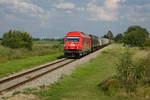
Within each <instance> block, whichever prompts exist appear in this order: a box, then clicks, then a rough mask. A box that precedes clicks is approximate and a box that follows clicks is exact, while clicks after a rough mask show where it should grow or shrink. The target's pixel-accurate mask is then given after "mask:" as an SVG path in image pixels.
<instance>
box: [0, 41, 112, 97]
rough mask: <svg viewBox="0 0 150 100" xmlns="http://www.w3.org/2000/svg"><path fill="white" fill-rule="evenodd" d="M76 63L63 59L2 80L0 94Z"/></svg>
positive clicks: (0, 81) (72, 60) (0, 80)
mask: <svg viewBox="0 0 150 100" xmlns="http://www.w3.org/2000/svg"><path fill="white" fill-rule="evenodd" d="M107 45H109V44H107ZM107 45H103V46H102V47H101V48H100V49H102V48H104V47H106V46H107ZM74 61H76V59H66V58H63V59H60V60H57V61H54V62H51V63H48V64H45V65H41V66H39V67H35V68H32V69H29V70H27V71H25V72H22V73H19V74H17V75H13V76H10V77H7V78H4V79H0V94H3V93H4V92H7V91H10V90H12V89H15V88H17V87H19V86H21V85H24V84H25V83H27V82H30V81H33V80H34V79H37V78H39V77H41V76H43V75H45V74H47V73H50V72H52V71H54V70H57V69H59V68H61V67H64V66H65V65H67V64H70V63H72V62H74Z"/></svg>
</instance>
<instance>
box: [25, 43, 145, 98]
mask: <svg viewBox="0 0 150 100" xmlns="http://www.w3.org/2000/svg"><path fill="white" fill-rule="evenodd" d="M123 51H124V47H122V46H121V45H120V44H112V45H110V46H109V47H108V48H107V49H105V50H104V51H103V52H102V53H101V54H100V55H99V56H98V57H97V58H95V59H92V60H90V61H89V62H88V63H86V64H84V65H81V66H80V67H78V68H77V69H76V70H74V71H73V73H72V74H71V75H69V76H64V77H62V79H61V80H60V81H59V82H57V83H55V84H53V85H50V86H48V87H43V88H41V90H40V91H36V89H35V91H34V89H33V91H32V89H29V90H30V91H29V90H28V91H26V93H28V94H30V93H33V94H34V95H37V96H38V97H39V99H41V100H145V99H142V98H137V97H127V96H117V95H115V96H113V95H111V96H108V95H106V94H105V93H104V92H103V91H102V90H101V89H100V87H99V86H98V84H100V82H101V81H102V80H104V79H106V78H107V77H109V76H112V75H114V74H115V68H116V66H115V64H116V62H117V61H118V57H119V56H120V54H121V53H122V52H123ZM131 51H132V52H134V53H135V56H137V57H139V56H141V55H138V54H137V53H138V52H139V51H141V52H143V54H145V53H147V51H144V50H139V49H138V48H132V49H131ZM142 57H144V55H143V56H142Z"/></svg>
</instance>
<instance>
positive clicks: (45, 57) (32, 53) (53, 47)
mask: <svg viewBox="0 0 150 100" xmlns="http://www.w3.org/2000/svg"><path fill="white" fill-rule="evenodd" d="M60 56H63V44H61V43H60V42H55V41H53V42H48V41H37V42H34V45H33V48H32V50H28V49H25V48H21V49H11V48H7V47H3V46H2V45H0V77H4V76H8V75H10V74H12V73H16V72H18V71H21V70H25V69H28V68H31V67H35V66H37V65H40V64H43V63H46V62H50V61H53V60H56V59H58V58H59V57H60Z"/></svg>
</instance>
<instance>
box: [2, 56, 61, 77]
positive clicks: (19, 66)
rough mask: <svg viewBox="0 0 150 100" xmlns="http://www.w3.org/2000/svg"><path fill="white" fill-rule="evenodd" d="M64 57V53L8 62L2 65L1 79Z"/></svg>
mask: <svg viewBox="0 0 150 100" xmlns="http://www.w3.org/2000/svg"><path fill="white" fill-rule="evenodd" d="M60 55H62V53H57V54H51V55H46V56H34V57H28V58H25V59H20V60H13V61H8V62H5V63H0V69H1V70H0V77H4V76H8V75H10V74H13V73H15V72H18V71H21V70H25V69H29V68H31V67H35V66H36V65H40V64H43V63H46V62H50V61H54V60H56V59H57V57H58V56H60Z"/></svg>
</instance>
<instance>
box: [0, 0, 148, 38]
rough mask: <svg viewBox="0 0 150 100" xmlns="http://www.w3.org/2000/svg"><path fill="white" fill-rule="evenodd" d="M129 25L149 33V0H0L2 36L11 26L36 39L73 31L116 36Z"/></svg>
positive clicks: (56, 36) (55, 36)
mask: <svg viewBox="0 0 150 100" xmlns="http://www.w3.org/2000/svg"><path fill="white" fill-rule="evenodd" d="M130 25H140V26H142V27H144V28H146V29H147V30H148V31H149V32H150V0H0V37H2V36H3V34H4V32H7V31H8V30H10V29H14V30H21V31H26V32H29V33H30V34H31V35H32V36H33V37H36V38H59V37H64V36H65V35H66V34H67V32H70V31H81V32H85V33H87V34H95V35H97V36H103V35H104V34H106V33H107V32H108V31H109V30H111V31H112V33H113V34H114V35H116V34H118V33H123V32H124V31H126V30H127V28H128V27H129V26H130Z"/></svg>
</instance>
